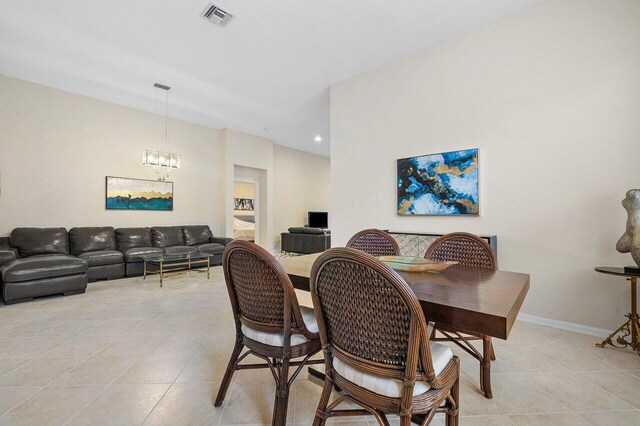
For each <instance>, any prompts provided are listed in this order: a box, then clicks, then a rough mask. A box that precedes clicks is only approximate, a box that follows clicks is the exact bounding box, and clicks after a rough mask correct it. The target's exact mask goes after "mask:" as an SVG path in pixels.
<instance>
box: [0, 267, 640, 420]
mask: <svg viewBox="0 0 640 426" xmlns="http://www.w3.org/2000/svg"><path fill="white" fill-rule="evenodd" d="M302 299H304V300H302ZM301 301H302V302H303V303H304V301H306V302H307V303H308V297H307V296H306V295H301ZM621 314H622V313H621ZM233 336H234V326H233V321H232V317H231V311H230V306H229V301H228V297H227V293H226V287H225V285H224V280H223V277H222V271H221V269H220V268H219V267H218V268H215V269H214V272H213V274H212V279H211V280H208V281H207V280H206V279H205V277H204V275H203V274H197V273H192V275H187V274H183V275H177V276H173V277H170V278H168V279H167V280H166V281H165V286H164V288H160V287H159V286H158V281H157V277H153V278H150V279H148V280H146V281H143V280H142V279H137V278H133V279H125V280H118V281H112V282H101V283H95V284H90V285H89V289H88V291H87V293H86V294H83V295H77V296H70V297H52V298H46V299H41V300H38V301H35V302H29V303H21V304H17V305H12V306H0V425H34V424H37V425H58V424H59V425H63V424H67V425H101V424H105V425H120V424H122V425H137V424H145V425H200V424H202V425H204V424H207V425H214V424H268V423H270V419H271V410H272V406H273V395H274V385H273V381H272V380H273V379H272V378H271V376H270V374H269V373H268V371H266V370H261V371H255V370H250V371H242V372H240V373H239V374H237V375H236V377H235V378H234V381H233V383H232V385H231V388H230V391H229V393H228V395H227V398H226V401H225V403H224V405H223V406H222V407H220V408H214V407H213V405H212V400H213V398H214V397H215V394H216V392H217V389H218V385H219V383H220V379H221V376H222V374H223V372H224V369H225V367H226V363H227V360H228V356H229V354H230V351H231V346H232V343H233ZM598 340H599V339H598V338H596V337H593V336H587V335H582V334H578V333H572V332H567V331H563V330H557V329H552V328H547V327H542V326H536V325H531V324H527V323H522V322H518V323H517V324H516V326H515V327H514V330H513V332H512V334H511V336H510V338H509V341H508V342H504V341H500V340H496V341H495V346H496V354H497V357H498V360H497V361H496V362H495V363H494V367H493V389H494V398H493V399H492V400H488V399H485V398H484V397H483V396H482V395H481V394H480V392H479V389H478V364H477V362H476V361H475V360H473V359H472V358H470V357H469V356H468V355H466V354H464V353H460V351H459V350H456V351H455V352H456V353H457V354H458V355H459V356H460V357H461V359H462V370H463V377H462V386H461V388H462V390H461V392H462V393H461V415H462V417H461V421H460V423H461V424H462V425H514V424H516V425H607V426H612V425H640V411H638V409H639V408H640V357H639V356H638V355H636V354H634V353H631V352H630V351H624V350H615V349H599V348H596V347H594V343H595V342H597V341H598ZM320 389H321V388H320V386H319V384H318V382H317V381H315V379H310V378H308V377H307V375H306V374H301V375H300V376H299V377H298V379H297V380H296V381H295V384H294V386H293V390H292V394H291V397H290V404H289V417H288V420H289V422H290V423H292V424H307V425H308V424H310V423H311V420H312V418H313V414H314V411H315V408H316V404H317V401H318V398H319V396H320ZM392 420H393V419H392ZM396 421H397V419H396ZM332 423H333V422H332ZM346 423H348V424H353V425H368V424H372V425H373V424H374V423H373V422H371V419H367V418H364V419H359V420H358V421H353V420H351V421H347V422H346ZM432 424H442V418H440V417H439V418H436V419H435V420H434V421H433V422H432Z"/></svg>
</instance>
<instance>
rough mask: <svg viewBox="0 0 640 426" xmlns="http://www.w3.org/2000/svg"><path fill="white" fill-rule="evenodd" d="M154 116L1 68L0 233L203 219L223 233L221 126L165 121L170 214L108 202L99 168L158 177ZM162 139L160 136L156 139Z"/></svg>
mask: <svg viewBox="0 0 640 426" xmlns="http://www.w3.org/2000/svg"><path fill="white" fill-rule="evenodd" d="M156 123H157V119H156V116H155V115H153V114H149V113H146V112H143V111H139V110H136V109H132V108H127V107H123V106H119V105H115V104H111V103H107V102H102V101H99V100H96V99H92V98H88V97H85V96H79V95H75V94H72V93H68V92H63V91H60V90H56V89H52V88H48V87H45V86H40V85H37V84H33V83H29V82H26V81H22V80H17V79H13V78H9V77H4V76H0V174H1V179H0V182H1V183H0V185H1V190H2V192H1V195H0V235H7V234H8V233H9V232H10V231H11V229H13V228H15V227H18V226H65V227H67V228H70V227H73V226H89V225H112V226H139V225H147V226H152V225H180V224H208V225H211V227H212V229H213V230H214V232H215V233H219V231H221V226H220V214H219V207H218V205H219V200H218V199H217V197H218V196H219V195H218V188H220V182H221V175H220V167H219V164H220V142H219V139H220V135H219V134H220V132H219V131H218V130H216V129H209V128H206V127H202V126H197V125H193V124H189V123H186V122H182V121H176V120H171V122H170V126H169V129H170V146H169V148H170V150H171V151H174V152H177V153H180V154H182V168H181V169H180V170H178V171H176V172H174V173H173V174H172V175H171V177H170V180H171V181H173V182H174V200H175V202H174V210H173V211H172V212H158V211H156V212H149V211H114V210H106V209H105V176H121V177H130V178H140V179H155V178H156V176H155V174H154V173H153V170H152V169H151V168H149V167H145V166H142V165H141V164H140V153H141V151H142V150H143V149H145V148H154V147H158V146H159V144H158V140H157V138H156V133H155V125H156ZM162 146H164V143H163V144H162Z"/></svg>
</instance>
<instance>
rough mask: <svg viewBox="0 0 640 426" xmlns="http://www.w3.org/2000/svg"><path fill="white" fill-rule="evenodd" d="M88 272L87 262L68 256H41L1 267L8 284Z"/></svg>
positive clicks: (4, 279)
mask: <svg viewBox="0 0 640 426" xmlns="http://www.w3.org/2000/svg"><path fill="white" fill-rule="evenodd" d="M86 272H87V262H85V261H84V260H82V259H79V258H77V257H75V256H70V255H68V254H40V255H36V256H29V257H25V258H21V259H15V260H12V261H10V262H7V263H5V264H4V265H2V266H0V275H2V281H4V282H6V283H14V282H22V281H32V280H39V279H41V278H53V277H64V276H67V275H75V274H85V273H86Z"/></svg>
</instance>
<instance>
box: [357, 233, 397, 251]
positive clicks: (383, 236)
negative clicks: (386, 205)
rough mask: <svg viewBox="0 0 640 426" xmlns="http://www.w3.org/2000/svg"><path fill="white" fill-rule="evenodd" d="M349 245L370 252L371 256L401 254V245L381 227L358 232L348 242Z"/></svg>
mask: <svg viewBox="0 0 640 426" xmlns="http://www.w3.org/2000/svg"><path fill="white" fill-rule="evenodd" d="M347 247H350V248H354V249H357V250H360V251H363V252H365V253H369V254H370V255H371V256H397V255H399V254H400V246H399V245H398V242H397V241H396V240H395V238H393V237H392V236H391V235H389V233H387V232H384V231H381V230H379V229H365V230H364V231H360V232H358V233H357V234H355V235H354V236H353V237H351V239H350V240H349V241H348V242H347Z"/></svg>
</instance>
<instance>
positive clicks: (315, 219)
mask: <svg viewBox="0 0 640 426" xmlns="http://www.w3.org/2000/svg"><path fill="white" fill-rule="evenodd" d="M307 222H308V224H309V227H311V228H328V227H329V213H327V212H309V216H308V220H307Z"/></svg>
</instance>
